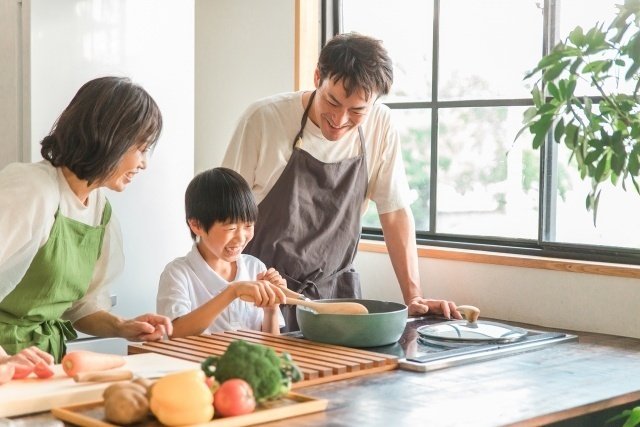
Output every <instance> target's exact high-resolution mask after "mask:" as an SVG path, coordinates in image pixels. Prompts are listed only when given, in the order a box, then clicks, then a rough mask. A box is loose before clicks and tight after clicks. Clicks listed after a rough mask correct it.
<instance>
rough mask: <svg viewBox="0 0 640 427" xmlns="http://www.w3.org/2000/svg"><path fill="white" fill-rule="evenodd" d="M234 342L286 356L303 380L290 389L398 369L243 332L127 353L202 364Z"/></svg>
mask: <svg viewBox="0 0 640 427" xmlns="http://www.w3.org/2000/svg"><path fill="white" fill-rule="evenodd" d="M235 340H245V341H247V342H250V343H257V344H262V345H266V346H269V347H271V348H273V349H274V350H275V352H276V353H278V354H281V353H282V352H287V353H289V354H290V355H291V357H292V359H293V361H294V362H295V363H296V364H297V365H298V367H299V368H300V370H301V371H302V374H303V380H302V381H300V382H297V383H294V385H293V388H301V387H306V386H310V385H314V384H320V383H325V382H329V381H336V380H342V379H346V378H352V377H356V376H360V375H368V374H373V373H377V372H383V371H389V370H392V369H395V368H397V366H398V357H397V356H391V355H387V354H382V353H375V352H372V351H368V350H362V349H355V348H348V347H341V346H336V345H330V344H323V343H318V342H313V341H308V340H305V339H300V338H293V337H288V336H282V335H273V334H269V333H266V332H258V331H245V330H240V331H227V332H220V333H216V334H211V335H199V336H192V337H186V338H175V339H170V340H163V341H154V342H146V343H142V344H131V345H129V347H128V352H129V354H138V353H147V352H154V353H160V354H165V355H168V356H173V357H177V358H180V359H185V360H190V361H194V362H202V361H203V360H204V359H205V358H206V357H208V356H211V355H217V356H219V355H222V354H223V353H224V352H225V350H226V349H227V346H228V345H229V344H230V343H231V342H233V341H235Z"/></svg>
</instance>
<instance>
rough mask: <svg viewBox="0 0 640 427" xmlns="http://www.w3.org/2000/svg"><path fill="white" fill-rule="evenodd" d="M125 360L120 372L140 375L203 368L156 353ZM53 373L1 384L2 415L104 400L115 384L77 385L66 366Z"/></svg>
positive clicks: (28, 412) (56, 368)
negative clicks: (111, 386)
mask: <svg viewBox="0 0 640 427" xmlns="http://www.w3.org/2000/svg"><path fill="white" fill-rule="evenodd" d="M125 360H126V364H125V365H124V366H123V367H120V368H118V369H130V370H132V371H133V373H134V374H136V375H139V376H149V375H152V376H153V375H154V374H158V373H162V374H165V373H170V372H177V371H183V370H187V369H197V368H199V365H198V364H197V363H194V362H190V361H187V360H184V359H178V358H174V357H170V356H165V355H161V354H155V353H147V354H138V355H135V356H125ZM53 370H54V373H55V374H54V376H53V377H51V378H47V379H39V378H36V377H35V376H34V375H33V374H32V375H31V376H29V377H27V378H24V379H21V380H12V381H10V382H8V383H6V384H3V385H0V416H2V417H11V416H15V415H24V414H31V413H34V412H41V411H48V410H49V409H51V408H54V407H59V406H69V405H73V404H81V403H86V402H91V401H95V400H100V399H101V398H102V392H103V390H104V389H105V388H107V387H108V386H109V385H110V384H112V383H76V382H75V381H74V380H73V378H70V377H68V376H67V374H65V373H64V371H63V370H62V365H55V366H54V367H53Z"/></svg>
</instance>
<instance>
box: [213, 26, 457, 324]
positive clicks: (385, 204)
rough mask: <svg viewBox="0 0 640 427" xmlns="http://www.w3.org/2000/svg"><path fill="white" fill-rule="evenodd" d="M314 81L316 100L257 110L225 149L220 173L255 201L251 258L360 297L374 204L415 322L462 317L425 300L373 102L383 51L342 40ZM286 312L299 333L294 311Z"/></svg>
mask: <svg viewBox="0 0 640 427" xmlns="http://www.w3.org/2000/svg"><path fill="white" fill-rule="evenodd" d="M314 82H315V86H316V90H315V91H313V92H295V93H285V94H279V95H275V96H272V97H269V98H265V99H262V100H259V101H257V102H255V103H254V104H253V105H252V106H250V107H249V108H248V110H247V111H246V112H245V114H244V115H243V117H242V118H241V120H240V122H239V124H238V127H237V128H236V131H235V133H234V135H233V138H232V140H231V143H230V144H229V148H228V149H227V152H226V154H225V158H224V160H223V166H226V167H229V168H231V169H235V170H236V171H238V172H239V173H240V174H241V175H242V176H243V177H244V178H245V179H246V180H247V181H248V182H249V186H250V187H251V189H252V191H253V193H254V195H255V196H256V199H257V201H258V203H259V212H260V213H259V217H258V221H257V223H256V226H255V228H256V229H255V237H254V239H253V241H252V242H251V243H250V244H249V245H248V246H247V248H246V249H245V253H249V254H251V255H254V256H256V257H257V258H259V259H260V260H262V261H263V262H264V263H265V264H266V265H267V266H271V267H274V268H275V269H277V270H278V271H279V272H280V273H281V274H282V276H283V277H284V278H285V279H286V280H287V284H288V287H289V288H291V289H293V290H295V291H296V292H301V293H303V294H304V295H306V296H307V297H309V298H311V299H318V298H360V296H361V293H360V283H359V280H358V274H357V273H356V272H355V270H354V269H353V268H352V265H351V263H352V261H353V258H354V257H355V254H356V251H357V245H358V241H359V239H360V230H361V225H360V222H361V217H362V214H363V213H364V211H365V210H366V208H367V205H368V200H369V199H371V200H373V201H374V202H375V203H376V206H377V209H378V213H379V216H380V223H381V225H382V230H383V233H384V236H385V242H386V245H387V249H388V251H389V256H390V258H391V262H392V264H393V268H394V270H395V273H396V277H397V279H398V282H399V284H400V288H401V290H402V295H403V298H404V301H405V303H406V304H407V305H408V306H409V314H411V315H418V314H424V313H426V312H431V313H440V314H443V315H444V316H446V317H450V316H453V317H455V318H460V314H459V313H458V311H457V309H456V305H455V304H454V303H453V302H451V301H444V300H429V299H424V298H422V292H421V289H420V277H419V272H418V258H417V250H416V243H415V225H414V221H413V215H412V213H411V210H410V208H409V186H408V184H407V179H406V176H405V172H404V166H403V163H402V155H401V152H400V141H399V137H398V133H397V132H396V130H395V129H394V128H393V125H392V124H391V114H390V111H389V109H388V108H387V107H386V106H384V105H381V104H375V101H376V100H377V99H378V97H380V96H382V95H386V94H387V93H388V92H389V89H390V88H391V84H392V82H393V67H392V63H391V59H390V58H389V56H388V55H387V52H386V50H385V49H384V47H383V46H382V44H381V42H380V41H378V40H375V39H372V38H370V37H367V36H363V35H360V34H356V33H349V34H342V35H338V36H336V37H334V38H333V39H332V40H330V41H329V42H328V43H327V45H326V46H325V47H324V48H323V49H322V51H321V52H320V58H319V60H318V66H317V68H316V70H315V75H314ZM283 311H284V314H285V317H286V322H287V327H288V330H297V322H296V318H295V307H288V306H283Z"/></svg>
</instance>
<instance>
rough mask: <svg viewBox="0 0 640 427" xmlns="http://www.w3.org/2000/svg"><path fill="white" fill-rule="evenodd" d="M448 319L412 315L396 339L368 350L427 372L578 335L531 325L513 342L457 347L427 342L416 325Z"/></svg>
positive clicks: (415, 369)
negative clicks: (386, 355) (418, 331)
mask: <svg viewBox="0 0 640 427" xmlns="http://www.w3.org/2000/svg"><path fill="white" fill-rule="evenodd" d="M446 321H447V319H445V318H443V317H440V316H423V317H416V318H409V319H408V320H407V326H406V328H405V330H404V333H403V335H402V337H401V338H400V340H399V341H398V342H397V343H395V344H392V345H387V346H382V347H374V348H369V349H368V350H371V351H377V352H380V353H385V354H393V355H396V356H398V357H400V363H399V366H400V368H402V369H406V370H411V371H419V372H426V371H433V370H436V369H443V368H447V367H451V366H458V365H463V364H467V363H474V362H479V361H482V360H491V359H497V358H499V357H505V356H509V355H513V354H517V353H523V352H527V351H532V350H537V349H541V348H544V347H546V346H549V345H555V344H560V343H565V342H571V341H577V340H578V337H577V336H575V335H570V334H566V333H564V332H543V331H536V330H530V329H528V330H527V335H526V336H524V337H523V338H522V339H521V340H519V341H517V342H513V343H508V344H470V345H466V346H460V345H459V344H458V345H456V346H455V347H448V346H446V345H436V344H433V343H431V342H427V341H425V340H423V339H422V338H421V337H420V336H419V335H418V333H417V332H416V329H417V328H419V327H420V326H423V325H433V324H436V323H441V322H446ZM503 323H504V322H503Z"/></svg>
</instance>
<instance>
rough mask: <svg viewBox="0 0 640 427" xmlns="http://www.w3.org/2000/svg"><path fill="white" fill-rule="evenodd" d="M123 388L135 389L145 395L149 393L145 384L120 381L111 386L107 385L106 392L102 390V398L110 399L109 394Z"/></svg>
mask: <svg viewBox="0 0 640 427" xmlns="http://www.w3.org/2000/svg"><path fill="white" fill-rule="evenodd" d="M122 389H133V390H135V391H137V392H139V393H142V394H144V395H146V394H147V389H146V388H145V387H143V386H141V385H140V384H136V383H134V382H126V383H125V382H120V383H115V384H111V385H110V386H109V387H107V388H106V389H104V392H102V398H103V399H104V400H107V399H109V396H110V395H111V394H112V393H115V392H117V391H118V390H122Z"/></svg>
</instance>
